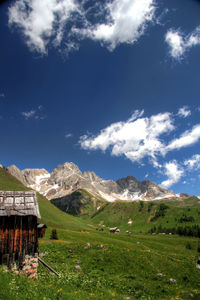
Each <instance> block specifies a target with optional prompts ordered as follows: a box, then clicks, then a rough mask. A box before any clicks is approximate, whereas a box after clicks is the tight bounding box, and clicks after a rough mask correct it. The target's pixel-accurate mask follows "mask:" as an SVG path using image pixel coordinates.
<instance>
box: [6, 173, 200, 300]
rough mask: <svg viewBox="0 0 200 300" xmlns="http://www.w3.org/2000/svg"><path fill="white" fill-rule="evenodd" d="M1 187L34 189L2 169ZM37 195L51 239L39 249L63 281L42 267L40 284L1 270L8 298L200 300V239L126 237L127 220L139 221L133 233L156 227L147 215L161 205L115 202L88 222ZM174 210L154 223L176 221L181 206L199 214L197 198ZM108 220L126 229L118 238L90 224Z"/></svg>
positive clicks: (137, 235)
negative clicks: (53, 237) (55, 236)
mask: <svg viewBox="0 0 200 300" xmlns="http://www.w3.org/2000/svg"><path fill="white" fill-rule="evenodd" d="M0 189H1V190H25V189H27V188H25V187H24V186H23V185H22V184H21V183H19V182H18V181H17V180H16V179H15V178H13V177H12V176H11V175H9V174H8V173H7V172H6V171H5V170H3V169H0ZM38 198H39V206H40V212H41V215H42V221H43V222H45V223H46V224H48V228H47V232H46V235H45V238H44V239H40V240H39V250H40V253H43V255H44V257H43V259H44V261H45V262H47V263H48V264H49V265H50V266H51V267H53V268H54V269H55V270H56V271H57V272H58V273H59V275H60V276H59V277H56V276H55V275H54V274H52V273H50V272H49V271H48V270H47V269H45V268H44V267H43V266H42V265H39V268H38V279H34V280H32V279H28V278H26V277H24V276H21V275H16V274H14V273H12V272H8V271H7V269H6V268H5V267H4V266H0V286H1V288H0V299H1V300H5V299H6V300H13V299H16V300H27V299H30V298H31V299H37V300H54V299H60V300H61V299H63V300H65V299H67V300H76V299H77V300H78V299H79V300H83V299H84V300H88V299H97V300H101V299H102V300H111V299H112V300H135V299H148V300H154V299H155V300H158V299H174V300H175V299H195V300H197V299H200V282H199V275H200V270H199V269H197V268H196V262H197V260H198V257H199V256H200V252H198V251H200V244H199V246H198V243H199V241H198V239H197V238H192V237H190V238H189V237H179V236H176V235H171V236H169V235H149V234H138V233H135V234H129V235H128V234H126V232H125V230H126V228H128V229H130V227H127V226H128V225H127V220H128V218H132V219H133V225H132V227H133V228H132V227H131V231H134V230H135V232H136V231H142V229H144V231H146V229H148V226H150V225H151V222H149V221H148V218H149V217H150V216H152V217H153V216H154V217H155V216H156V212H158V211H159V204H160V203H159V202H156V203H155V205H153V206H152V205H150V204H148V203H143V204H141V203H136V202H134V203H128V202H123V203H121V202H116V203H108V204H106V205H105V206H104V208H102V209H100V210H98V212H96V213H95V214H93V218H91V217H90V218H88V219H87V222H86V220H83V219H82V217H74V216H70V215H68V214H66V213H64V212H62V211H60V210H59V209H58V208H56V207H55V206H54V205H53V204H51V203H50V202H49V201H48V200H47V199H46V198H44V197H42V196H41V195H39V194H38ZM167 205H168V206H169V208H167V209H166V211H165V213H166V215H165V216H162V217H160V216H159V217H158V218H156V219H155V221H153V222H155V223H156V222H160V221H159V220H160V219H162V218H163V220H162V222H164V220H165V221H166V220H167V219H166V218H168V221H169V222H171V223H172V222H174V218H175V216H176V217H177V216H178V214H179V213H178V212H177V211H178V209H179V210H180V216H182V214H181V211H182V209H183V210H184V212H185V210H187V213H188V214H189V213H190V214H192V216H193V217H194V218H197V217H198V210H199V207H198V200H197V199H195V198H192V199H191V200H190V201H189V200H188V201H185V202H184V203H183V202H182V203H181V202H179V203H175V202H173V203H170V202H169V203H168V204H167ZM177 205H178V208H177V207H176V206H177ZM188 209H189V210H188ZM170 213H171V214H172V216H171V215H170ZM170 216H171V217H170ZM101 220H103V221H104V223H105V224H106V225H107V226H108V225H112V226H113V225H117V226H119V225H120V228H121V232H120V233H118V234H112V233H109V231H108V229H106V230H104V231H102V232H99V231H97V230H96V229H95V227H94V225H90V224H91V223H92V222H93V224H98V223H99V222H100V221H101ZM195 220H196V219H195ZM87 223H88V224H87ZM145 224H146V225H145ZM149 224H150V225H149ZM145 226H146V227H145ZM52 228H56V229H57V233H58V240H55V241H52V240H50V235H51V230H52ZM75 266H76V268H75Z"/></svg>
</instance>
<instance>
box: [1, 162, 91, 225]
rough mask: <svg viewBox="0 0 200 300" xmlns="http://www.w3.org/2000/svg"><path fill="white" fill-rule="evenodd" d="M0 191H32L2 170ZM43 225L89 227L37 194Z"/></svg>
mask: <svg viewBox="0 0 200 300" xmlns="http://www.w3.org/2000/svg"><path fill="white" fill-rule="evenodd" d="M0 190H3V191H4V190H7V191H24V190H30V189H29V188H27V187H25V186H24V185H23V184H22V183H21V182H19V181H18V180H17V179H16V178H15V177H13V176H12V175H10V174H9V173H8V172H7V171H6V170H5V169H3V168H0ZM37 196H38V202H39V208H40V214H41V216H42V219H41V220H39V221H40V222H41V223H45V224H47V225H48V226H51V227H59V228H69V227H70V228H71V229H74V230H81V229H88V228H89V226H88V225H87V224H86V223H85V222H83V221H82V220H80V219H78V218H75V217H73V216H71V215H68V214H66V213H64V212H62V211H61V210H60V209H58V208H57V207H55V206H54V205H53V204H52V203H51V202H50V201H49V200H47V199H46V198H45V197H43V196H42V195H40V194H39V193H37Z"/></svg>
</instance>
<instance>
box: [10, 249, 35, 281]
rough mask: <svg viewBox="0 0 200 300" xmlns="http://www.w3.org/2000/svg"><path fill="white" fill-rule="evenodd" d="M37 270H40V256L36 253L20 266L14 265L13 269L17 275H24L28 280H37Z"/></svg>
mask: <svg viewBox="0 0 200 300" xmlns="http://www.w3.org/2000/svg"><path fill="white" fill-rule="evenodd" d="M37 268H38V254H37V253H35V255H34V256H30V255H26V256H25V259H24V261H23V262H22V264H21V265H20V266H17V265H16V264H14V265H13V266H12V268H11V269H12V271H14V272H15V273H16V274H24V275H26V276H28V278H36V277H37Z"/></svg>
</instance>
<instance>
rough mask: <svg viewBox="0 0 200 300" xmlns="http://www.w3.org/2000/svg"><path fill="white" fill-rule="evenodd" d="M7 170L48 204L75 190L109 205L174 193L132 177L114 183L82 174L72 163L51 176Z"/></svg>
mask: <svg viewBox="0 0 200 300" xmlns="http://www.w3.org/2000/svg"><path fill="white" fill-rule="evenodd" d="M7 170H8V172H9V173H11V174H12V175H13V176H15V177H16V178H17V179H18V180H20V181H21V182H22V183H23V184H25V185H26V186H29V187H31V188H33V189H35V190H37V191H39V192H40V193H41V194H43V195H44V196H46V197H47V198H48V199H49V200H51V199H55V198H60V197H64V196H66V195H69V194H71V193H73V192H74V191H76V190H78V189H85V190H88V191H89V192H90V193H91V194H92V195H94V196H100V197H102V198H104V199H106V200H108V201H115V200H157V199H162V198H169V197H176V195H175V194H174V193H172V192H170V191H168V190H165V189H163V188H161V187H160V186H158V185H156V184H155V183H153V182H151V181H150V180H147V181H139V180H137V179H136V178H135V177H133V176H127V177H126V178H121V179H119V180H117V181H113V180H104V179H102V178H100V177H98V176H97V175H96V174H95V173H94V172H89V171H87V172H84V173H82V172H81V171H80V170H79V168H78V167H77V166H76V165H75V164H74V163H72V162H66V163H64V164H63V165H59V166H58V167H57V168H55V169H54V170H53V172H52V173H51V174H49V173H48V172H47V171H46V170H45V169H25V170H22V171H20V170H19V169H18V168H17V167H16V166H10V167H8V168H7Z"/></svg>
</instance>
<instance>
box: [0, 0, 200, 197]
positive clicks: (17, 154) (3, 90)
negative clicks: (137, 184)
mask: <svg viewBox="0 0 200 300" xmlns="http://www.w3.org/2000/svg"><path fill="white" fill-rule="evenodd" d="M199 15H200V1H197V0H196V1H195V0H181V1H178V0H167V1H164V0H163V1H156V0H155V1H154V0H143V1H141V0H109V1H108V0H103V1H89V0H82V1H75V0H60V1H58V0H43V1H41V0H29V1H28V0H21V1H4V2H3V4H1V5H0V40H1V43H0V54H1V55H0V139H1V147H0V163H1V164H2V165H4V166H8V165H10V164H15V165H17V166H18V167H19V168H20V169H24V168H45V169H47V170H48V171H52V170H53V169H54V168H55V167H56V166H57V165H58V164H62V163H64V162H67V161H72V162H74V163H75V164H77V165H78V166H79V168H80V169H81V170H82V171H85V170H90V171H92V170H93V171H94V172H95V173H96V174H97V175H98V176H100V177H103V178H105V179H114V180H116V179H118V178H121V177H125V176H127V175H133V176H135V177H136V178H138V179H139V180H146V179H148V178H150V179H151V180H152V181H154V182H156V183H157V184H161V185H162V186H164V187H166V188H168V189H171V190H173V191H175V192H184V193H189V194H196V195H200V185H199V181H200V84H199V67H200V60H199V53H200V19H199Z"/></svg>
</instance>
